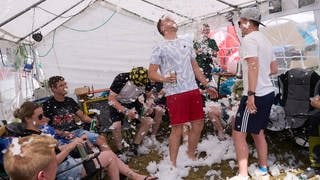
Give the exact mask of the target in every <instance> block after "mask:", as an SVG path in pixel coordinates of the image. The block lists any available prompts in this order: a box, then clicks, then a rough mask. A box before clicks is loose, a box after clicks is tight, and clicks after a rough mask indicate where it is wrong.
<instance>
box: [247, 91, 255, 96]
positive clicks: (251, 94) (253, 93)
mask: <svg viewBox="0 0 320 180" xmlns="http://www.w3.org/2000/svg"><path fill="white" fill-rule="evenodd" d="M254 95H256V92H253V91H248V96H254Z"/></svg>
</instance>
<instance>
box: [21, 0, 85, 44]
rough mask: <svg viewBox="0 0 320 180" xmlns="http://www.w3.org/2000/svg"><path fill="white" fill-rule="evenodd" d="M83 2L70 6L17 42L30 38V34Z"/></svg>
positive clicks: (82, 0)
mask: <svg viewBox="0 0 320 180" xmlns="http://www.w3.org/2000/svg"><path fill="white" fill-rule="evenodd" d="M84 1H85V0H81V1H79V2H78V3H76V4H74V5H73V6H71V7H70V8H68V9H67V10H65V11H63V12H62V13H60V14H58V15H57V16H56V17H54V18H53V19H51V20H50V21H48V22H47V23H45V24H43V25H42V26H40V27H38V28H37V29H35V30H33V31H32V32H30V33H29V34H27V35H25V36H24V37H22V38H20V39H19V41H18V42H20V41H22V40H24V39H25V38H27V37H28V36H30V35H31V34H33V33H35V32H37V31H39V30H40V29H42V28H43V27H45V26H46V25H48V24H50V23H51V22H52V21H54V20H56V19H58V18H59V17H60V16H62V15H63V14H65V13H67V12H68V11H70V10H71V9H73V8H74V7H76V6H78V5H79V4H81V3H82V2H84Z"/></svg>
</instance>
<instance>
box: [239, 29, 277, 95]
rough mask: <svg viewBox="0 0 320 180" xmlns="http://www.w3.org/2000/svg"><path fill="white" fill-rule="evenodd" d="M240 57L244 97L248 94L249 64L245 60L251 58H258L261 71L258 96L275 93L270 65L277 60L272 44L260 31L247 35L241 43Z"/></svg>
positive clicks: (257, 87)
mask: <svg viewBox="0 0 320 180" xmlns="http://www.w3.org/2000/svg"><path fill="white" fill-rule="evenodd" d="M240 56H241V63H242V71H243V87H244V91H243V95H247V93H248V64H247V61H246V60H245V59H246V58H249V57H258V62H259V71H258V80H257V86H256V89H255V92H256V96H264V95H267V94H269V93H271V92H273V91H274V87H273V85H272V82H271V79H270V76H269V75H270V63H271V62H272V61H273V60H275V56H274V52H273V49H272V44H271V42H270V41H269V40H268V39H267V37H266V36H265V35H263V34H262V33H261V32H259V31H253V32H251V33H249V34H248V35H246V36H245V37H244V38H243V40H242V43H241V47H240Z"/></svg>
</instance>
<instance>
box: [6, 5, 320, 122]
mask: <svg viewBox="0 0 320 180" xmlns="http://www.w3.org/2000/svg"><path fill="white" fill-rule="evenodd" d="M299 1H301V0H282V11H281V12H278V13H273V14H269V10H270V9H272V8H273V7H272V6H270V2H271V0H270V1H267V0H258V1H254V0H67V1H65V0H23V1H21V0H20V1H17V0H15V1H14V0H1V1H0V7H2V11H1V12H0V48H1V59H2V64H0V109H1V112H0V119H3V118H4V119H8V118H7V117H8V116H7V115H8V114H10V111H12V109H13V108H14V107H16V106H17V105H19V104H20V103H21V101H23V100H24V98H30V97H32V93H28V92H25V90H24V89H25V88H27V89H28V88H29V89H30V90H33V89H34V88H37V87H38V86H36V85H33V84H32V83H33V82H34V81H40V82H41V81H43V79H47V78H49V77H50V76H52V75H62V76H64V77H65V78H66V80H67V81H68V84H69V91H70V94H72V93H73V90H74V88H75V87H81V86H85V85H86V86H89V87H91V86H93V87H94V88H95V89H97V88H106V87H109V86H110V84H111V82H112V80H113V78H114V77H115V76H116V75H117V74H118V73H120V72H126V71H129V70H130V69H131V68H132V67H133V66H145V67H146V66H148V63H149V57H150V54H151V50H152V47H153V46H154V45H155V43H157V42H158V41H160V40H161V39H162V37H161V36H160V35H159V33H158V32H157V29H156V22H157V21H158V19H159V18H160V17H161V16H162V15H164V14H166V15H170V16H172V17H173V18H174V19H175V20H176V21H177V22H178V24H179V28H180V31H179V34H180V35H185V34H188V35H187V37H191V38H192V36H193V35H194V34H195V33H196V31H197V30H198V28H199V26H200V25H201V23H203V22H206V23H209V24H210V25H211V27H212V30H213V32H217V34H216V35H215V36H214V37H215V38H218V36H220V35H224V34H226V32H224V31H225V30H224V31H222V30H221V29H223V28H225V27H227V26H228V25H231V23H230V19H227V18H226V16H231V18H232V19H231V20H233V22H235V21H237V15H238V12H239V10H240V9H241V8H243V7H246V6H252V5H254V6H258V7H259V9H260V10H261V12H262V18H263V20H269V21H271V22H272V21H273V19H275V18H277V17H282V16H284V15H289V14H296V13H300V12H305V11H311V12H314V21H315V24H316V25H317V27H318V25H319V19H320V18H319V17H320V16H319V11H318V9H319V0H315V3H313V4H311V5H308V6H304V7H301V8H300V7H299V3H298V2H299ZM311 16H313V13H312V15H311ZM303 21H304V19H303ZM268 24H272V23H268ZM295 24H296V23H295ZM279 27H281V25H279ZM235 28H236V29H237V27H235ZM291 29H292V28H291ZM296 31H297V30H295V31H294V32H292V34H294V35H295V37H298V36H299V33H297V32H296ZM39 32H40V33H41V34H42V35H43V39H42V41H41V42H36V41H34V40H33V38H32V35H33V34H35V33H39ZM266 32H268V33H269V36H274V33H272V32H279V31H277V29H270V30H269V31H266ZM270 32H271V34H270ZM281 32H283V31H281ZM315 32H316V33H318V32H317V31H315ZM283 33H284V34H285V31H284V32H283ZM277 40H279V39H277ZM294 42H299V43H303V42H302V39H301V37H299V38H298V40H296V41H294ZM281 43H282V44H281ZM277 44H281V45H283V44H284V41H280V42H279V41H277ZM302 46H303V47H304V46H305V45H302ZM17 56H18V57H17ZM312 56H314V55H313V54H312ZM32 62H34V66H33V67H34V68H33V69H31V72H25V71H24V69H25V68H24V65H25V64H32ZM27 70H30V69H28V68H27ZM8 78H9V79H8ZM30 83H31V85H30ZM8 92H10V94H8ZM12 94H13V95H14V97H19V98H15V99H14V100H13V99H12V98H11V99H10V97H12ZM3 114H5V115H3Z"/></svg>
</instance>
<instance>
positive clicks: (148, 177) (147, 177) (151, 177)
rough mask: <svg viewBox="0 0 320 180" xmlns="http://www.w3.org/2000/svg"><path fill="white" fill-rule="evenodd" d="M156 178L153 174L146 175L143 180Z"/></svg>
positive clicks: (154, 179)
mask: <svg viewBox="0 0 320 180" xmlns="http://www.w3.org/2000/svg"><path fill="white" fill-rule="evenodd" d="M156 179H158V178H157V177H154V176H146V177H145V178H144V179H143V180H156Z"/></svg>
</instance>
